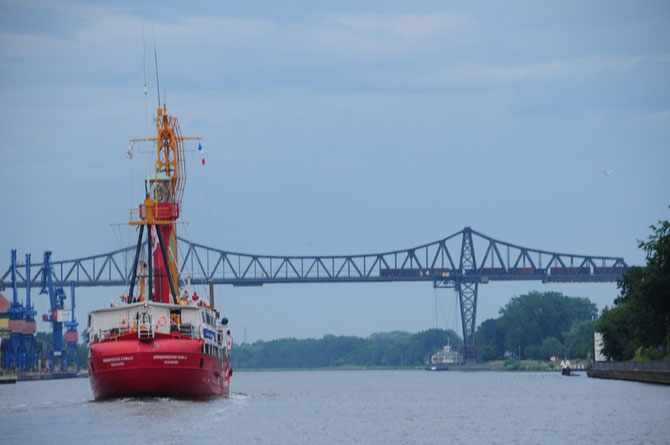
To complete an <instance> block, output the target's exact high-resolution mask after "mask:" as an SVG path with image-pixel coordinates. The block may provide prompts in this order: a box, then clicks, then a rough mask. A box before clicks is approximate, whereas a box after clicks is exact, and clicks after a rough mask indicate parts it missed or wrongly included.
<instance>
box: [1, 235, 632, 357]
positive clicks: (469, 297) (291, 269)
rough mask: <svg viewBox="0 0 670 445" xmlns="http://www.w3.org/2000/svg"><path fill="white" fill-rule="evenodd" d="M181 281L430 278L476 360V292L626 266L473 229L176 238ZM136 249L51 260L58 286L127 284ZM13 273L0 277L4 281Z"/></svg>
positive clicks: (610, 277)
mask: <svg viewBox="0 0 670 445" xmlns="http://www.w3.org/2000/svg"><path fill="white" fill-rule="evenodd" d="M178 242H179V247H178V251H179V252H180V255H181V260H180V266H179V270H180V280H181V281H182V282H183V281H185V279H186V277H187V276H188V277H190V279H191V282H192V283H195V284H208V283H213V284H232V285H233V286H262V285H265V284H274V283H361V282H377V283H378V282H390V281H429V282H432V283H433V285H434V287H447V288H453V289H455V291H456V292H457V293H458V297H459V301H460V310H461V323H462V328H463V340H464V354H465V357H466V358H473V357H474V356H475V348H474V346H475V345H474V334H475V327H476V313H477V294H478V289H479V285H480V284H485V283H488V282H490V281H542V282H543V283H547V282H563V283H578V282H613V281H616V280H617V279H619V278H620V277H621V276H622V274H623V273H624V272H625V271H626V269H627V268H628V265H627V264H626V263H625V261H624V260H623V258H620V257H606V256H593V255H577V254H569V253H557V252H550V251H547V250H540V249H531V248H527V247H522V246H519V245H516V244H512V243H508V242H505V241H500V240H497V239H494V238H491V237H489V236H487V235H484V234H482V233H480V232H477V231H475V230H473V229H471V228H469V227H465V228H464V229H463V230H461V231H459V232H457V233H454V234H453V235H451V236H448V237H446V238H444V239H441V240H438V241H435V242H432V243H428V244H423V245H421V246H417V247H412V248H409V249H404V250H394V251H389V252H383V253H371V254H361V255H329V256H282V255H253V254H247V253H239V252H231V251H226V250H220V249H215V248H212V247H208V246H205V245H202V244H197V243H192V242H189V241H188V240H185V239H183V238H179V239H178ZM135 248H136V247H135V246H129V247H127V248H124V249H120V250H115V251H113V252H108V253H104V254H100V255H94V256H89V257H85V258H77V259H73V260H62V261H52V262H51V264H52V274H53V277H52V278H53V280H54V284H55V285H58V286H65V285H66V284H69V283H71V282H74V284H75V286H127V285H128V283H129V282H130V279H131V275H132V271H131V268H132V267H131V266H129V264H131V263H132V261H128V260H129V259H130V260H132V256H133V254H134V250H135ZM41 266H42V265H41V264H33V267H32V270H33V271H35V272H34V273H33V274H32V275H31V276H30V277H27V276H26V274H25V265H18V266H17V285H18V287H25V286H26V282H27V281H30V283H31V287H32V286H39V283H40V279H41V273H42V271H41V269H42V268H41ZM10 273H11V270H10V269H9V268H8V269H7V271H6V272H5V273H4V274H3V275H2V277H1V278H0V280H1V281H0V288H2V287H3V285H4V284H7V281H5V280H7V277H8V276H11V275H10Z"/></svg>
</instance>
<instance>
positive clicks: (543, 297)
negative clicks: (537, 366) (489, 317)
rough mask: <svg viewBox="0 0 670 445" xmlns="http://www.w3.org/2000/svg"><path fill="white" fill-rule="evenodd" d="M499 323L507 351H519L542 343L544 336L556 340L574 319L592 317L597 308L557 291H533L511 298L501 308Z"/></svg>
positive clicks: (589, 318) (586, 299)
mask: <svg viewBox="0 0 670 445" xmlns="http://www.w3.org/2000/svg"><path fill="white" fill-rule="evenodd" d="M500 315H501V316H500V318H499V323H500V325H501V327H502V329H503V331H504V336H505V341H504V344H505V348H506V350H507V351H511V352H513V351H516V350H517V348H518V347H521V350H522V351H524V352H525V351H526V348H527V347H528V346H531V345H537V346H540V345H542V343H543V341H544V340H545V339H546V338H549V337H554V338H556V339H557V340H558V341H559V342H563V341H564V340H565V339H564V337H563V333H564V332H565V331H566V330H567V329H568V328H569V327H570V326H572V324H573V323H574V322H575V321H576V320H591V319H592V318H594V317H595V316H596V315H597V308H596V305H595V304H594V303H592V302H591V301H590V300H589V299H588V298H581V297H567V296H565V295H563V294H561V293H559V292H543V293H540V292H537V291H532V292H529V293H528V294H525V295H520V296H516V297H513V298H512V299H511V300H510V302H509V303H507V304H506V305H505V306H504V307H503V308H502V309H501V310H500Z"/></svg>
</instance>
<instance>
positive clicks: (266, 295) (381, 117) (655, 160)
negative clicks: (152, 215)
mask: <svg viewBox="0 0 670 445" xmlns="http://www.w3.org/2000/svg"><path fill="white" fill-rule="evenodd" d="M154 39H155V42H156V54H157V65H158V77H159V82H160V90H161V100H163V99H165V100H166V103H167V106H168V111H169V112H171V113H172V114H174V115H176V116H178V117H179V120H180V123H181V130H182V134H184V135H187V136H202V137H203V138H204V139H203V141H202V145H203V148H204V153H205V158H206V165H205V166H204V167H202V166H201V165H200V160H199V155H198V154H197V153H195V152H194V149H195V147H196V146H195V145H194V144H190V145H189V144H187V145H186V148H187V149H188V150H190V151H189V152H188V155H187V162H188V165H187V183H186V193H185V197H184V202H183V211H182V215H183V221H184V224H181V225H180V226H179V229H178V230H179V231H180V234H182V235H187V236H188V238H189V239H191V240H192V241H194V242H199V243H202V244H206V245H210V246H213V247H215V248H219V249H223V250H232V251H241V252H248V253H257V254H276V255H289V254H295V255H298V254H304V255H319V254H323V255H329V254H355V253H370V252H382V251H388V250H395V249H403V248H409V247H413V246H416V245H419V244H423V243H427V242H431V241H434V240H437V239H441V238H444V237H446V236H447V235H451V234H453V233H455V232H458V231H459V230H461V229H462V228H463V227H465V226H470V227H472V228H473V229H475V230H477V231H479V232H482V233H485V234H487V235H489V236H491V237H493V238H496V239H500V240H504V241H508V242H511V243H515V244H519V245H522V246H526V247H532V248H538V249H545V250H550V251H559V252H570V253H576V254H591V255H604V256H621V257H623V258H624V259H625V261H626V262H627V263H628V264H629V265H642V264H644V261H645V258H644V253H643V252H642V251H640V249H639V248H638V244H637V243H638V240H642V239H646V238H647V237H648V236H649V234H650V229H649V225H651V224H653V223H655V222H656V221H658V220H660V219H668V218H669V217H670V209H669V208H668V206H669V205H670V193H668V191H670V167H669V166H670V142H669V141H670V3H668V2H667V1H646V0H645V1H640V2H622V1H614V2H612V1H607V2H605V1H594V2H582V1H564V2H537V1H510V2H494V1H483V2H467V1H462V2H460V1H456V2H441V1H417V2H411V3H408V2H401V1H384V2H381V1H369V2H356V1H339V2H328V3H325V2H307V1H286V2H273V1H258V2H231V1H210V2H206V1H204V2H197V3H195V4H191V3H189V4H188V5H187V4H186V2H178V1H160V2H152V1H148V2H134V1H107V2H105V1H101V2H100V1H98V2H77V1H59V2H50V1H30V0H28V1H7V0H0V131H1V133H2V139H3V141H2V144H1V146H0V190H2V199H1V201H0V203H1V210H0V269H2V271H3V272H4V271H5V270H6V269H7V267H8V266H9V257H10V249H13V248H15V249H17V250H18V256H19V259H23V258H24V256H25V254H26V253H31V254H32V258H33V262H39V261H40V260H41V257H42V254H43V252H44V251H45V250H51V251H53V258H54V260H62V259H71V258H78V257H83V256H88V255H93V254H99V253H104V252H108V251H111V250H115V249H118V248H120V247H123V246H126V245H130V244H132V243H133V242H134V241H133V238H134V237H135V235H134V232H133V230H132V229H130V228H128V227H127V226H125V225H123V224H119V223H125V222H127V218H128V212H129V209H130V208H131V207H135V206H136V205H137V204H138V203H139V198H140V196H141V192H142V190H143V185H142V181H143V179H144V177H145V176H146V173H147V166H148V165H151V162H152V160H151V158H150V156H149V155H148V154H145V153H141V151H150V150H151V148H152V147H151V146H150V145H146V146H140V145H138V146H136V153H135V154H136V156H135V157H134V158H133V160H128V159H126V157H125V151H126V149H127V148H128V144H129V142H128V140H129V139H131V138H137V137H146V136H152V134H151V133H152V132H151V128H152V125H153V123H152V116H154V115H155V109H156V107H157V88H156V81H155V79H156V72H155V62H154V57H153V52H154V43H153V42H154ZM145 78H146V82H147V88H148V94H147V95H145V94H144V84H145ZM603 171H607V172H610V171H613V172H611V173H610V174H607V175H605V174H603ZM532 290H539V291H559V292H563V293H564V294H566V295H570V296H582V297H588V298H590V299H591V300H592V301H594V302H595V303H596V304H597V305H598V308H599V309H602V308H603V307H604V306H605V305H610V306H611V305H612V302H613V300H614V298H615V297H616V296H617V289H616V285H615V284H614V283H607V284H603V283H600V284H542V283H539V282H531V283H489V284H487V285H482V286H480V290H479V303H478V311H477V322H478V324H479V323H481V322H482V321H484V320H486V319H487V318H492V317H496V316H497V315H498V311H499V310H500V308H501V307H502V306H504V305H505V304H506V303H507V302H509V300H510V299H511V298H512V297H513V296H515V295H521V294H524V293H527V292H529V291H532ZM123 292H124V290H123V289H117V288H79V289H77V305H78V307H77V312H76V314H77V317H78V318H79V320H80V323H82V322H83V321H84V320H85V314H86V313H87V312H88V311H89V310H92V309H94V308H99V307H102V306H106V305H108V304H109V301H110V300H112V299H117V298H118V295H119V294H121V293H123ZM3 293H4V294H5V295H6V296H11V289H5V291H3ZM215 293H216V296H217V307H218V308H219V309H220V310H221V311H222V312H223V313H224V314H225V315H226V316H228V317H229V318H230V320H231V327H232V329H233V335H235V336H236V341H239V340H240V339H241V338H242V336H243V335H244V334H243V333H244V332H245V331H246V333H247V340H248V341H255V340H259V339H263V340H270V339H274V338H281V337H287V336H292V337H297V338H306V337H317V338H319V337H321V336H323V335H324V334H333V335H357V336H368V335H370V334H371V333H375V332H385V331H393V330H404V331H409V332H418V331H421V330H425V329H429V328H432V327H435V324H436V311H435V301H436V300H437V302H438V311H437V314H438V317H437V324H438V326H439V327H441V328H453V329H455V330H456V331H457V332H458V333H459V334H462V332H461V328H460V315H459V314H458V308H457V306H456V301H457V297H456V294H455V293H454V292H453V290H439V291H435V290H434V289H433V288H432V285H431V284H430V283H382V284H367V283H366V284H304V285H270V286H267V285H266V286H263V287H255V288H233V287H231V286H217V288H216V291H215ZM20 298H21V299H23V293H21V295H20ZM35 298H37V302H36V306H37V309H38V312H39V313H40V314H41V313H44V312H46V310H47V301H46V297H45V296H40V297H35ZM39 328H40V329H46V326H45V325H43V324H42V322H40V326H39Z"/></svg>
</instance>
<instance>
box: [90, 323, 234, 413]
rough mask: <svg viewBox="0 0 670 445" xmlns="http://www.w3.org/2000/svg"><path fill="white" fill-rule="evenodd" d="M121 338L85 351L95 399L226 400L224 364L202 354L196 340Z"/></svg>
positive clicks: (227, 379)
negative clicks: (215, 398) (167, 398)
mask: <svg viewBox="0 0 670 445" xmlns="http://www.w3.org/2000/svg"><path fill="white" fill-rule="evenodd" d="M126 337H128V338H125V339H124V338H123V337H119V339H118V340H117V341H105V342H100V343H95V344H91V345H90V347H89V352H90V358H89V381H90V384H91V389H92V391H93V397H94V398H95V399H96V400H102V399H109V398H119V397H149V396H150V397H162V396H167V397H184V398H190V397H211V396H228V395H229V392H230V389H229V388H230V374H231V371H230V361H229V360H228V359H227V358H221V357H216V356H213V355H209V354H204V353H203V352H202V351H203V349H204V348H203V341H202V340H198V339H190V338H170V337H169V336H166V338H155V339H152V340H151V341H141V340H138V339H137V335H136V334H135V335H128V336H126Z"/></svg>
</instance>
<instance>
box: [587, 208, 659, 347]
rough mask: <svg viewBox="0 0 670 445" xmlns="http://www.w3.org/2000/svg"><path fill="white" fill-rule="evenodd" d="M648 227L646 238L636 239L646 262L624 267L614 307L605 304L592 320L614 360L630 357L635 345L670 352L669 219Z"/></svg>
mask: <svg viewBox="0 0 670 445" xmlns="http://www.w3.org/2000/svg"><path fill="white" fill-rule="evenodd" d="M650 228H651V230H652V233H651V235H650V236H649V238H648V240H647V241H639V242H638V245H639V247H640V248H641V249H643V250H644V251H645V253H646V260H647V264H646V266H644V267H637V266H633V267H630V268H629V269H628V270H627V271H626V273H625V274H624V275H623V277H622V278H621V279H620V280H619V282H618V283H617V287H618V289H619V296H618V297H617V298H616V299H615V300H614V307H613V308H612V309H608V308H605V309H604V310H603V313H602V314H601V316H600V319H599V320H598V323H597V324H596V330H597V331H598V332H601V333H602V334H603V341H604V351H603V352H604V353H605V355H606V356H608V357H610V358H614V359H616V360H628V359H630V358H632V357H633V355H634V352H633V351H635V350H636V349H639V348H648V349H649V350H650V351H652V352H654V354H651V355H652V356H655V355H659V356H664V355H665V356H668V355H669V352H670V222H668V221H659V222H658V225H652V226H650Z"/></svg>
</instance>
